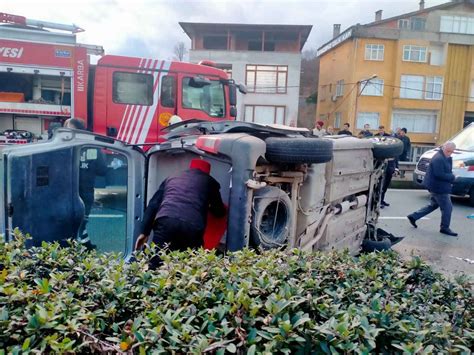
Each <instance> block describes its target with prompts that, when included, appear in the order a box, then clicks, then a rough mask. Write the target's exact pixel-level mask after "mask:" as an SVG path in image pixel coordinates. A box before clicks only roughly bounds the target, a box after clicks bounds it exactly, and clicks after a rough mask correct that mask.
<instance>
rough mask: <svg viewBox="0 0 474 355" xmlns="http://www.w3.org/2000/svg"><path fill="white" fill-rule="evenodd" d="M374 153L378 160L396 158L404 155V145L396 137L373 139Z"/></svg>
mask: <svg viewBox="0 0 474 355" xmlns="http://www.w3.org/2000/svg"><path fill="white" fill-rule="evenodd" d="M369 139H371V140H372V142H373V143H374V147H373V148H372V153H373V155H374V158H376V159H388V158H396V157H398V156H399V155H400V154H402V153H403V143H402V141H401V140H399V139H397V138H394V137H372V138H369Z"/></svg>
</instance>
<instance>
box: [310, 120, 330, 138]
mask: <svg viewBox="0 0 474 355" xmlns="http://www.w3.org/2000/svg"><path fill="white" fill-rule="evenodd" d="M323 126H324V122H323V121H316V126H315V127H314V129H313V136H316V137H322V136H325V135H326V134H327V133H326V130H325V129H324V128H323Z"/></svg>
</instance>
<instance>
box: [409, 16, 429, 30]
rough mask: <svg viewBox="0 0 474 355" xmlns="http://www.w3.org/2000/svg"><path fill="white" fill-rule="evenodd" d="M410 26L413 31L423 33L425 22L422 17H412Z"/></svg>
mask: <svg viewBox="0 0 474 355" xmlns="http://www.w3.org/2000/svg"><path fill="white" fill-rule="evenodd" d="M410 24H411V29H412V30H413V31H424V30H425V24H426V20H425V19H424V18H422V17H413V18H412V19H411V22H410Z"/></svg>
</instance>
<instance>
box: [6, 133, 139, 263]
mask: <svg viewBox="0 0 474 355" xmlns="http://www.w3.org/2000/svg"><path fill="white" fill-rule="evenodd" d="M1 155H2V160H3V161H2V163H3V164H2V170H0V172H1V173H2V174H1V175H2V176H1V178H2V180H3V185H2V187H3V188H4V194H3V201H1V202H2V206H3V208H2V213H1V214H2V216H1V217H2V221H1V224H0V227H1V229H2V231H1V232H2V233H4V234H5V235H6V239H7V240H8V239H10V238H11V237H12V232H13V229H14V228H17V227H18V228H19V229H20V230H21V231H22V232H24V233H29V234H30V235H31V237H32V239H31V240H30V241H29V245H39V244H41V242H42V241H55V240H59V241H61V242H63V243H65V241H66V239H68V238H73V239H81V240H85V239H86V238H88V240H89V243H88V245H89V246H90V247H93V248H96V249H97V250H98V251H115V252H122V253H123V254H124V255H127V254H129V253H131V251H132V250H133V242H134V237H136V234H137V228H138V226H139V223H140V221H141V219H142V213H143V205H144V202H143V194H144V183H143V181H144V166H145V165H144V164H145V156H144V154H143V152H142V151H141V150H140V149H137V148H134V147H130V146H126V145H124V144H123V143H121V142H118V141H114V140H112V139H109V138H107V137H102V136H96V135H93V134H91V133H87V132H79V131H72V130H68V129H63V128H61V129H58V130H57V132H56V133H55V136H54V137H53V139H52V140H51V141H48V142H45V143H39V144H31V145H24V146H16V147H7V148H5V149H4V150H3V151H2V153H1Z"/></svg>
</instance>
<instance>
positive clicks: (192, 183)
mask: <svg viewBox="0 0 474 355" xmlns="http://www.w3.org/2000/svg"><path fill="white" fill-rule="evenodd" d="M219 190H220V185H219V183H218V182H217V181H216V180H215V179H214V178H213V177H212V176H210V175H208V174H206V173H204V172H202V171H200V170H198V169H189V170H186V171H185V172H183V173H182V174H181V175H178V176H174V177H169V178H167V179H166V180H165V181H163V183H162V184H161V185H160V188H159V189H158V191H157V192H156V193H155V194H154V195H153V198H152V199H151V200H150V203H149V204H148V207H147V208H146V210H145V215H144V217H143V223H142V228H141V233H142V234H145V235H149V234H150V232H151V230H152V228H153V225H154V223H155V220H156V219H158V218H160V217H171V218H177V219H180V220H182V221H184V222H187V223H189V224H190V225H192V226H193V227H195V229H196V230H204V229H205V228H206V220H207V212H208V211H211V213H212V214H214V215H215V216H217V217H222V216H224V215H225V213H226V210H225V207H224V203H223V202H222V198H221V194H220V192H219Z"/></svg>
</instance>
